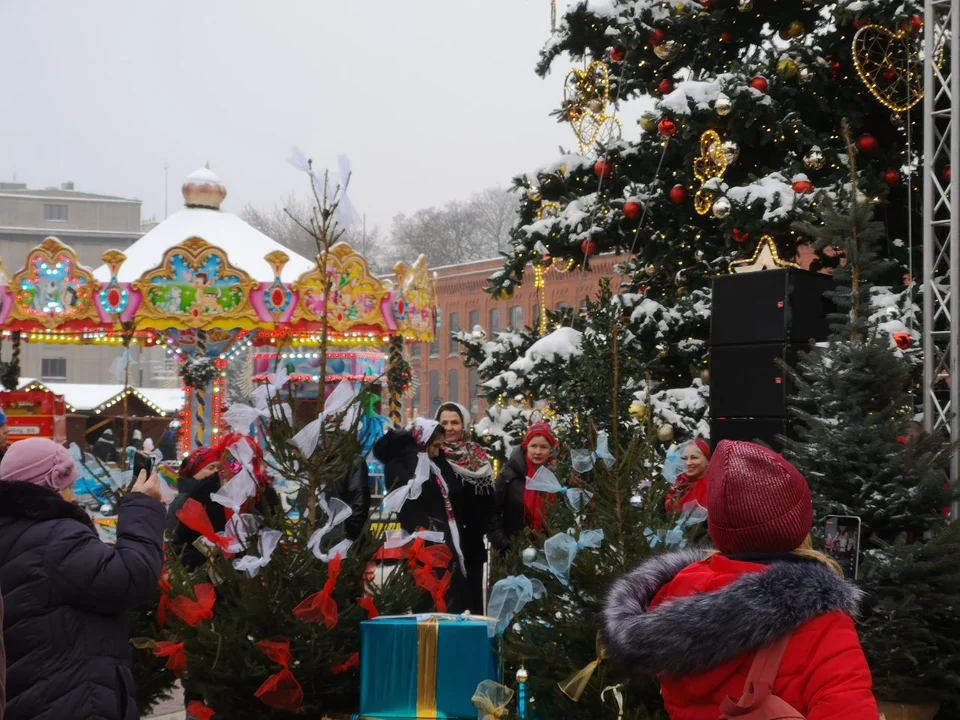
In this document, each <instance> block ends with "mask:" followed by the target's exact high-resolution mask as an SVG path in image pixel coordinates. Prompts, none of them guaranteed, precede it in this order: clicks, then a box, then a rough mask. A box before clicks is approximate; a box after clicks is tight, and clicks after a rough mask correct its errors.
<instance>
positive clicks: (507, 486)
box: [487, 422, 559, 551]
mask: <svg viewBox="0 0 960 720" xmlns="http://www.w3.org/2000/svg"><path fill="white" fill-rule="evenodd" d="M558 445H559V442H558V441H557V438H556V436H555V435H554V434H553V431H552V430H551V429H550V425H549V424H547V423H545V422H535V423H533V424H532V425H531V426H530V427H529V428H528V429H527V434H526V435H525V436H524V438H523V442H522V443H520V447H519V448H517V449H516V450H514V451H513V454H512V455H511V456H510V459H509V460H508V461H507V464H506V465H504V467H503V470H501V471H500V475H499V476H498V477H497V481H496V484H495V485H494V511H493V519H492V521H491V527H490V532H489V533H488V534H487V537H488V538H489V540H490V544H491V545H493V547H495V548H496V549H497V550H501V551H502V550H506V548H507V546H508V545H509V544H510V538H511V537H513V536H514V535H516V534H517V533H519V532H522V531H523V529H524V528H527V527H531V528H534V529H535V530H541V529H542V528H543V519H544V515H545V512H546V503H547V502H549V498H548V496H546V495H544V493H542V492H538V491H536V490H529V489H528V488H527V486H526V485H527V478H531V477H533V476H534V475H535V474H536V472H537V470H539V469H540V468H541V467H543V466H544V465H546V464H548V463H549V462H550V461H551V460H552V459H553V453H554V450H556V449H557V446H558Z"/></svg>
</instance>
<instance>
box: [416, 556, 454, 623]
mask: <svg viewBox="0 0 960 720" xmlns="http://www.w3.org/2000/svg"><path fill="white" fill-rule="evenodd" d="M413 580H414V582H415V583H416V584H417V585H418V586H419V587H421V588H423V589H424V590H426V591H427V592H428V593H430V597H432V598H433V604H434V606H435V607H436V608H437V612H442V613H443V612H446V611H447V597H446V596H447V591H448V590H450V583H451V582H452V581H453V573H452V572H451V571H450V570H447V571H446V572H445V573H444V574H443V575H442V576H440V577H437V574H436V573H435V572H434V571H433V568H429V567H422V568H418V569H416V570H414V571H413Z"/></svg>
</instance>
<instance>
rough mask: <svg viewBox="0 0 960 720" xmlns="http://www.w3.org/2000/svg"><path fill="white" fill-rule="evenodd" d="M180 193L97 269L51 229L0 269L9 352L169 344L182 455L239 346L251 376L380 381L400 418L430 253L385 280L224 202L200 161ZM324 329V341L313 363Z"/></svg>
mask: <svg viewBox="0 0 960 720" xmlns="http://www.w3.org/2000/svg"><path fill="white" fill-rule="evenodd" d="M183 197H184V200H185V207H184V209H182V210H181V211H179V212H177V213H175V214H174V215H171V216H170V217H168V218H167V219H166V220H164V221H163V222H161V223H160V224H158V225H157V226H156V227H155V228H153V229H152V230H151V231H150V232H148V233H147V234H145V235H144V236H143V237H142V238H140V239H139V240H138V241H137V242H135V243H134V244H133V245H131V246H130V247H129V248H127V249H126V250H125V251H124V252H120V251H118V250H110V251H108V252H106V253H104V254H103V258H102V259H103V262H104V264H103V265H102V266H100V267H99V268H96V269H91V268H87V267H84V266H83V265H81V264H80V263H79V262H78V260H77V255H76V253H75V252H74V251H73V249H71V248H70V247H68V246H66V245H64V244H62V243H61V242H60V241H59V240H57V239H56V238H53V237H50V238H47V239H46V240H44V241H43V242H42V243H41V244H40V245H39V246H38V247H36V248H34V249H33V250H32V251H31V252H30V253H29V254H28V256H27V261H26V264H25V265H24V267H23V268H22V269H20V270H19V271H16V272H10V273H9V279H6V280H5V279H4V278H0V281H3V282H2V284H0V327H2V328H3V330H2V336H3V338H4V339H7V340H10V341H11V342H12V343H13V347H14V350H13V356H14V358H15V357H17V356H18V354H19V344H20V342H44V343H81V344H82V343H90V344H109V345H117V346H123V347H124V348H128V347H129V345H130V344H131V343H132V342H137V343H139V344H141V345H146V346H154V345H159V346H164V347H165V348H166V350H167V352H169V353H171V354H173V355H175V356H176V357H177V358H178V359H179V361H180V369H181V372H180V377H181V381H182V384H183V390H184V394H185V405H184V408H183V410H182V412H181V416H180V445H179V447H180V451H181V452H182V453H184V454H185V453H188V452H190V450H191V449H192V448H193V447H196V446H199V445H208V444H210V443H211V442H214V441H216V439H217V436H219V435H221V434H223V433H225V432H226V431H227V428H226V427H225V424H224V420H223V413H224V411H225V405H226V379H227V373H228V369H229V368H230V365H231V362H232V361H234V360H235V359H237V358H239V357H241V354H243V356H248V355H249V354H250V353H252V354H253V368H252V373H253V376H254V377H253V380H254V381H255V382H256V381H263V380H266V377H267V375H268V374H269V373H270V372H272V371H273V368H275V367H276V365H277V364H278V363H280V362H283V363H284V364H285V366H286V367H285V369H286V370H287V372H289V374H290V375H292V376H293V380H294V381H295V382H296V383H297V385H298V387H299V388H300V389H302V390H303V392H304V394H305V395H309V392H310V387H311V384H312V385H314V386H316V387H323V386H326V388H327V389H328V390H329V389H332V387H333V386H334V384H335V383H333V382H323V383H318V382H317V381H318V380H319V379H320V378H319V377H318V375H317V373H318V368H319V367H321V366H325V367H326V368H327V372H326V376H325V377H326V378H327V379H329V380H334V381H336V380H342V379H349V380H352V381H356V382H377V381H379V382H381V383H382V384H383V385H384V386H385V389H386V393H387V395H388V401H389V413H390V419H391V420H392V421H393V422H394V423H399V422H400V420H401V398H402V395H403V393H404V391H405V390H406V389H407V384H408V383H409V369H408V368H406V366H405V363H404V360H403V343H404V342H405V341H416V342H431V341H432V340H433V338H434V334H435V332H436V318H437V310H436V297H435V294H434V289H433V283H432V280H431V277H430V272H429V270H428V268H427V264H426V260H425V259H424V258H423V257H420V258H419V259H418V260H417V261H416V262H415V263H414V264H413V265H412V266H407V265H405V264H403V263H400V264H398V265H397V266H396V267H395V268H394V271H395V282H391V281H389V280H381V279H380V278H377V277H376V276H374V275H373V274H372V273H371V272H370V269H369V267H368V265H367V261H366V260H365V259H364V258H363V257H362V256H361V255H359V254H358V253H356V252H355V251H354V250H353V249H352V248H351V247H350V246H349V245H347V244H346V243H338V244H336V245H334V246H333V247H332V248H331V249H330V251H329V252H328V253H326V256H327V262H326V267H325V268H321V267H320V265H321V262H320V261H319V259H318V261H313V260H308V259H307V258H305V257H303V256H301V255H298V254H297V253H295V252H292V251H290V250H288V249H286V248H284V247H283V246H281V245H280V244H279V243H277V242H276V241H274V240H272V239H271V238H269V237H267V236H266V235H264V234H263V233H261V232H260V231H258V230H256V229H255V228H253V227H251V226H250V225H248V224H246V223H245V222H243V221H242V220H241V219H240V218H238V217H237V216H235V215H232V214H230V213H226V212H222V211H221V210H220V205H221V203H222V202H223V200H224V198H225V197H226V189H225V188H224V186H223V184H222V183H221V182H220V179H219V178H218V177H217V176H216V175H215V174H214V173H213V172H211V171H210V170H209V169H201V170H198V171H196V172H194V173H192V174H191V175H190V176H189V177H188V178H187V179H186V181H185V183H184V185H183ZM325 276H326V278H328V280H329V283H330V289H329V291H328V293H327V302H326V303H325V302H324V288H323V285H324V277H325ZM324 316H325V317H324ZM324 325H325V326H326V332H327V344H326V347H328V348H330V349H329V350H328V351H327V352H326V359H325V363H323V364H322V365H321V363H320V362H319V359H320V358H319V356H320V353H321V347H322V343H321V333H322V330H323V327H324ZM125 354H126V355H127V357H129V355H128V353H125ZM316 392H317V391H316V389H314V393H316ZM314 397H316V395H314ZM317 400H318V402H322V401H323V398H317Z"/></svg>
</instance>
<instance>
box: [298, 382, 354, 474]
mask: <svg viewBox="0 0 960 720" xmlns="http://www.w3.org/2000/svg"><path fill="white" fill-rule="evenodd" d="M356 399H357V392H356V390H354V389H353V383H351V382H350V381H349V380H341V381H340V384H339V385H337V387H336V388H335V389H334V391H333V392H332V393H330V397H328V398H327V400H326V402H325V403H324V404H323V412H321V413H320V415H319V416H318V417H317V419H316V420H313V421H311V422H310V423H308V424H307V425H306V426H305V427H304V428H303V429H302V430H301V431H300V432H298V433H297V434H296V435H294V436H293V438H292V439H291V440H290V444H291V445H293V446H294V447H295V448H297V450H299V451H300V454H301V455H303V456H304V457H305V458H308V457H310V456H311V455H313V453H314V452H316V450H317V445H318V444H319V443H320V435H321V433H322V432H323V426H324V423H326V422H327V420H329V419H330V418H332V417H334V416H335V415H336V414H337V413H339V412H344V410H346V412H345V413H344V416H343V421H342V422H341V423H340V427H341V428H342V429H347V428H350V427H352V426H353V423H354V422H355V421H356V419H357V414H358V413H359V412H360V408H359V407H357V406H356V405H354V404H353V402H354V400H356Z"/></svg>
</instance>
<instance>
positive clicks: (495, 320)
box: [489, 308, 500, 335]
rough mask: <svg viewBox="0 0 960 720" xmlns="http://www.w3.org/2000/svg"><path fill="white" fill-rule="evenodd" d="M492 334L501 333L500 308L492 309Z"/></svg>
mask: <svg viewBox="0 0 960 720" xmlns="http://www.w3.org/2000/svg"><path fill="white" fill-rule="evenodd" d="M489 330H490V334H491V335H493V334H494V333H498V332H500V308H490V329H489Z"/></svg>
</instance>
